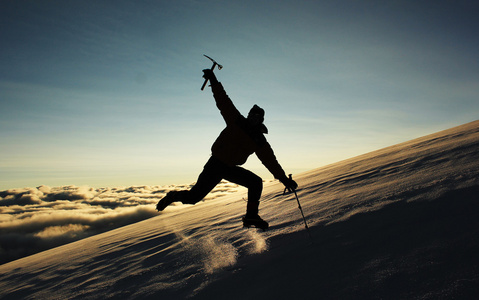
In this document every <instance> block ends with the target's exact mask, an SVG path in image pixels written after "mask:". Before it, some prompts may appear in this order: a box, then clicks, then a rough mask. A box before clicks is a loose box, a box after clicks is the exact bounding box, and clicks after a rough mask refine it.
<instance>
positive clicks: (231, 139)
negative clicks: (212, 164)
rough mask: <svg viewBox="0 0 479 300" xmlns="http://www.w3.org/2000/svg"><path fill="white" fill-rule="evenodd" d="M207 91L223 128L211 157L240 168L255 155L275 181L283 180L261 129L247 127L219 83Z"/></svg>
mask: <svg viewBox="0 0 479 300" xmlns="http://www.w3.org/2000/svg"><path fill="white" fill-rule="evenodd" d="M211 88H212V91H213V97H214V99H215V101H216V106H217V107H218V109H219V110H220V113H221V115H222V116H223V119H224V120H225V122H226V128H225V129H224V130H223V131H222V132H221V133H220V135H219V136H218V138H217V139H216V141H215V142H214V143H213V146H212V147H211V152H212V155H213V156H214V157H216V158H218V159H219V160H220V161H222V162H223V163H225V164H227V165H229V166H238V165H242V164H244V163H245V162H246V160H247V159H248V157H249V156H250V155H251V154H253V153H256V156H258V158H259V160H260V161H261V162H262V163H263V165H264V166H265V167H266V168H267V169H268V170H269V171H270V172H271V174H273V176H274V177H275V178H276V179H281V178H284V177H286V174H285V172H284V170H283V168H282V167H281V165H280V164H279V163H278V161H277V159H276V156H275V155H274V152H273V149H272V148H271V146H270V144H269V143H268V141H267V140H266V138H265V136H264V134H263V132H262V128H264V125H263V124H260V125H261V126H256V127H253V126H251V125H250V124H249V122H248V121H247V119H246V118H245V117H244V116H243V115H241V113H240V112H239V111H238V109H236V107H235V106H234V104H233V102H232V101H231V99H230V98H229V97H228V95H227V94H226V92H225V90H224V88H223V86H222V84H221V83H215V84H212V85H211Z"/></svg>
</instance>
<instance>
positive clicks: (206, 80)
mask: <svg viewBox="0 0 479 300" xmlns="http://www.w3.org/2000/svg"><path fill="white" fill-rule="evenodd" d="M203 56H205V57H206V58H208V59H209V60H211V61H212V62H213V66H212V67H211V71H213V70H214V69H215V67H216V66H218V70H221V69H223V66H222V65H220V64H219V63H217V62H216V61H215V60H214V59H212V58H211V57H209V56H208V55H205V54H203ZM207 83H208V79H205V82H203V85H202V86H201V90H204V89H205V86H206V84H207Z"/></svg>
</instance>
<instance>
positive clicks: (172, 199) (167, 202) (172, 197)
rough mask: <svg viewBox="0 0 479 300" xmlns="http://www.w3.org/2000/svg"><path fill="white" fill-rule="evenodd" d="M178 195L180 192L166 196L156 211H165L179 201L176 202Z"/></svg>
mask: <svg viewBox="0 0 479 300" xmlns="http://www.w3.org/2000/svg"><path fill="white" fill-rule="evenodd" d="M177 195H178V191H171V192H168V194H166V196H165V197H163V198H162V199H161V200H160V201H159V202H158V204H157V205H156V210H157V211H163V210H164V209H165V208H166V207H167V206H168V205H170V204H171V203H173V202H175V201H178V200H176V198H177Z"/></svg>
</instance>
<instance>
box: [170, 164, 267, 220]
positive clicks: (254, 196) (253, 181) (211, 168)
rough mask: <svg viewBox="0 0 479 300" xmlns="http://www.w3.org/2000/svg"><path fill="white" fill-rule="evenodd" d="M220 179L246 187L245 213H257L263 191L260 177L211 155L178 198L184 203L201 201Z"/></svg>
mask: <svg viewBox="0 0 479 300" xmlns="http://www.w3.org/2000/svg"><path fill="white" fill-rule="evenodd" d="M222 179H226V180H228V181H230V182H233V183H236V184H239V185H241V186H244V187H247V188H248V204H247V206H246V213H247V214H248V215H257V214H258V207H259V199H260V198H261V192H262V191H263V180H262V179H261V177H259V176H258V175H256V174H254V173H253V172H251V171H248V170H246V169H244V168H241V167H238V166H234V167H230V166H228V165H226V164H224V163H223V162H221V161H220V160H218V159H217V158H215V157H213V156H212V157H211V158H210V159H209V160H208V162H207V163H206V165H205V166H204V168H203V172H201V174H200V175H199V177H198V180H197V181H196V184H195V186H193V187H192V188H191V190H189V191H180V192H179V194H180V195H178V196H179V200H180V201H181V202H183V203H184V204H195V203H197V202H199V201H201V200H202V199H203V198H204V197H205V196H206V195H207V194H208V193H209V192H210V191H211V190H212V189H213V188H214V187H215V186H216V185H217V184H218V183H220V181H221V180H222Z"/></svg>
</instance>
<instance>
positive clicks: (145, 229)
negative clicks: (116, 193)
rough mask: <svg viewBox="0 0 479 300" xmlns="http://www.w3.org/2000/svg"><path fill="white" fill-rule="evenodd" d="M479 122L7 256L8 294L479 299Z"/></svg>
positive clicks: (0, 287)
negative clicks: (264, 223)
mask: <svg viewBox="0 0 479 300" xmlns="http://www.w3.org/2000/svg"><path fill="white" fill-rule="evenodd" d="M478 173H479V121H475V122H472V123H469V124H465V125H463V126H459V127H456V128H452V129H450V130H446V131H442V132H439V133H436V134H432V135H429V136H426V137H422V138H419V139H416V140H412V141H409V142H406V143H402V144H399V145H395V146H392V147H388V148H385V149H381V150H378V151H375V152H371V153H368V154H365V155H362V156H358V157H355V158H351V159H349V160H345V161H341V162H338V163H336V164H332V165H329V166H325V167H322V168H319V169H315V170H312V171H310V172H306V173H303V174H298V175H296V176H295V179H296V180H297V182H298V183H299V185H300V188H299V189H298V196H299V199H300V200H301V205H302V207H303V210H304V213H305V215H306V218H307V221H308V225H309V227H310V229H311V234H312V238H313V243H312V241H311V240H310V239H309V237H308V235H307V233H306V231H305V227H304V223H303V220H302V218H301V214H300V212H299V210H298V205H297V202H296V198H295V197H294V195H292V194H288V195H283V194H282V192H283V188H282V186H281V185H280V184H278V183H270V184H266V185H265V190H264V193H263V197H262V204H261V207H260V213H261V215H262V217H263V218H265V219H266V220H268V221H269V222H270V226H271V228H270V230H268V231H266V232H261V231H257V230H256V229H244V228H242V226H241V216H242V215H243V213H244V211H245V206H246V203H245V202H244V200H243V199H242V198H245V197H246V195H245V193H244V192H239V193H237V194H232V195H225V196H223V197H219V198H216V199H215V200H214V201H206V202H202V203H200V204H197V205H195V206H186V207H185V206H172V207H168V208H167V209H166V210H165V211H164V212H162V213H160V214H159V215H158V216H157V217H154V218H150V219H148V220H145V221H141V222H138V223H135V224H132V225H128V226H124V227H121V228H118V229H115V230H111V231H108V232H105V233H102V234H98V235H95V236H92V237H89V238H85V239H83V240H80V241H77V242H73V243H70V244H67V245H63V246H61V247H57V248H54V249H51V250H48V251H44V252H41V253H38V254H35V255H32V256H29V257H25V258H22V259H19V260H16V261H13V262H10V263H6V264H4V265H1V266H0V291H1V294H0V297H1V298H2V299H20V298H21V299H33V298H37V299H38V298H45V299H48V298H62V299H63V298H64V299H66V298H69V299H76V298H78V299H79V298H81V299H98V298H122V299H124V298H128V299H148V298H151V299H183V298H193V299H248V298H251V299H253V298H255V299H256V298H258V299H290V298H295V299H381V298H385V299H438V298H443V299H444V298H447V299H450V298H461V299H473V298H475V297H477V295H479V254H478V253H479V218H478V215H479V203H478V193H479V176H478V175H479V174H478Z"/></svg>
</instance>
